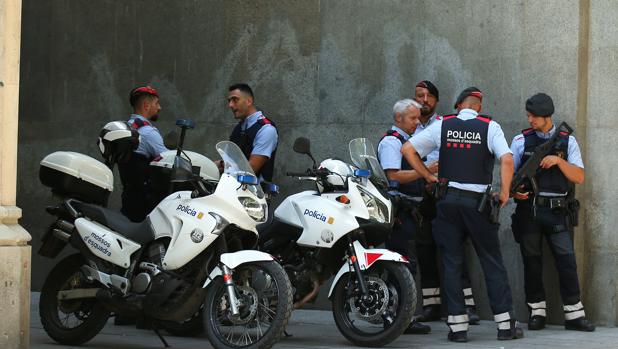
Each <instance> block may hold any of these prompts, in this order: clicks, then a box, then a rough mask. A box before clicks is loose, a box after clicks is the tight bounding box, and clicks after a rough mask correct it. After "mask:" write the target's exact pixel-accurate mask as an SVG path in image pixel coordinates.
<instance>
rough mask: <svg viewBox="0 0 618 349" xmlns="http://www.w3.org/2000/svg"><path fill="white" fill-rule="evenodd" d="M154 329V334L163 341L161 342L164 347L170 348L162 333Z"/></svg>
mask: <svg viewBox="0 0 618 349" xmlns="http://www.w3.org/2000/svg"><path fill="white" fill-rule="evenodd" d="M152 329H153V330H154V332H155V333H156V334H157V336H159V339H160V340H161V342H162V343H163V346H164V347H166V348H169V347H170V345H169V344H168V343H167V341H166V340H165V338H163V335H161V332H159V329H158V328H157V327H156V326H154V325H153V326H152Z"/></svg>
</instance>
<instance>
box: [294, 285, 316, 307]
mask: <svg viewBox="0 0 618 349" xmlns="http://www.w3.org/2000/svg"><path fill="white" fill-rule="evenodd" d="M319 291H320V283H319V282H318V280H313V289H312V290H311V292H309V294H307V295H306V296H304V297H303V299H301V300H299V301H298V302H296V303H294V309H299V308H300V307H302V306H303V305H305V304H307V303H308V302H310V301H312V300H314V299H315V297H317V295H318V292H319Z"/></svg>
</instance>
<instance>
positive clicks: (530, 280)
mask: <svg viewBox="0 0 618 349" xmlns="http://www.w3.org/2000/svg"><path fill="white" fill-rule="evenodd" d="M512 220H513V223H512V228H513V235H514V236H515V241H517V242H518V243H519V246H520V248H521V255H522V257H523V261H524V289H525V292H526V302H527V303H537V302H541V301H544V300H545V289H544V287H543V239H545V240H547V244H548V245H549V249H550V251H551V253H552V254H553V257H554V260H555V262H556V263H555V264H556V269H557V270H558V279H559V281H560V295H561V296H562V302H563V303H564V304H566V305H570V304H576V303H578V302H579V301H580V291H579V282H578V280H577V264H576V262H575V251H574V249H573V239H572V238H571V232H570V231H569V229H568V227H567V218H566V212H565V211H564V210H551V209H550V208H548V207H538V208H537V214H536V216H535V215H534V214H533V208H532V205H531V204H530V203H528V202H523V203H519V204H517V208H516V209H515V214H513V216H512Z"/></svg>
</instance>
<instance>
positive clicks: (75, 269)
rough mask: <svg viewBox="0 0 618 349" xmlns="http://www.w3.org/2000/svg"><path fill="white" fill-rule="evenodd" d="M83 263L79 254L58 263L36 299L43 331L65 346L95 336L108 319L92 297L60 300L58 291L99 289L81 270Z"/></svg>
mask: <svg viewBox="0 0 618 349" xmlns="http://www.w3.org/2000/svg"><path fill="white" fill-rule="evenodd" d="M85 263H86V261H85V260H84V259H83V258H82V256H81V255H79V254H74V255H71V256H69V257H67V258H65V259H63V260H61V261H60V262H59V263H58V264H57V265H56V266H55V267H54V268H53V269H52V270H51V272H50V273H49V275H48V276H47V279H45V283H44V284H43V288H42V289H41V298H40V300H39V316H40V317H41V323H42V324H43V328H44V329H45V332H47V334H48V335H49V336H50V337H51V338H52V339H53V340H55V341H56V342H58V343H60V344H64V345H80V344H83V343H85V342H87V341H89V340H90V339H92V338H93V337H94V336H96V335H97V334H98V333H99V332H100V331H101V329H103V327H105V324H106V323H107V319H108V318H109V315H110V311H109V310H107V309H106V308H105V307H104V306H103V305H102V304H101V303H100V302H99V301H98V300H97V299H95V298H83V299H71V300H59V299H58V292H60V291H64V290H70V289H77V288H98V285H97V284H95V283H92V282H89V281H88V280H87V279H86V278H85V277H84V275H83V273H82V272H81V270H80V267H81V266H82V265H84V264H85Z"/></svg>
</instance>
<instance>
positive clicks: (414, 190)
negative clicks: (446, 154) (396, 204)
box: [378, 130, 425, 196]
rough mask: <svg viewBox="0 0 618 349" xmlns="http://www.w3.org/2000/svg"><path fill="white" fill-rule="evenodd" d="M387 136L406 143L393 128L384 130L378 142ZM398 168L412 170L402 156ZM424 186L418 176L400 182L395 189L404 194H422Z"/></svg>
mask: <svg viewBox="0 0 618 349" xmlns="http://www.w3.org/2000/svg"><path fill="white" fill-rule="evenodd" d="M388 136H393V137H396V138H397V139H398V140H399V141H400V142H401V145H402V146H403V145H404V144H405V143H406V139H405V138H404V137H403V135H402V134H401V133H399V132H397V131H395V130H388V131H386V134H385V135H384V136H382V138H380V142H382V140H383V139H384V137H388ZM379 145H380V143H379V142H378V146H379ZM400 169H401V170H402V171H405V170H412V166H410V164H409V163H408V161H406V159H405V158H404V157H403V156H402V157H401V166H400ZM424 187H425V180H424V179H422V178H420V179H417V180H415V181H412V182H409V183H404V184H401V183H400V184H399V188H398V189H397V190H399V191H400V192H402V193H404V194H407V195H410V196H422V195H423V188H424Z"/></svg>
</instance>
